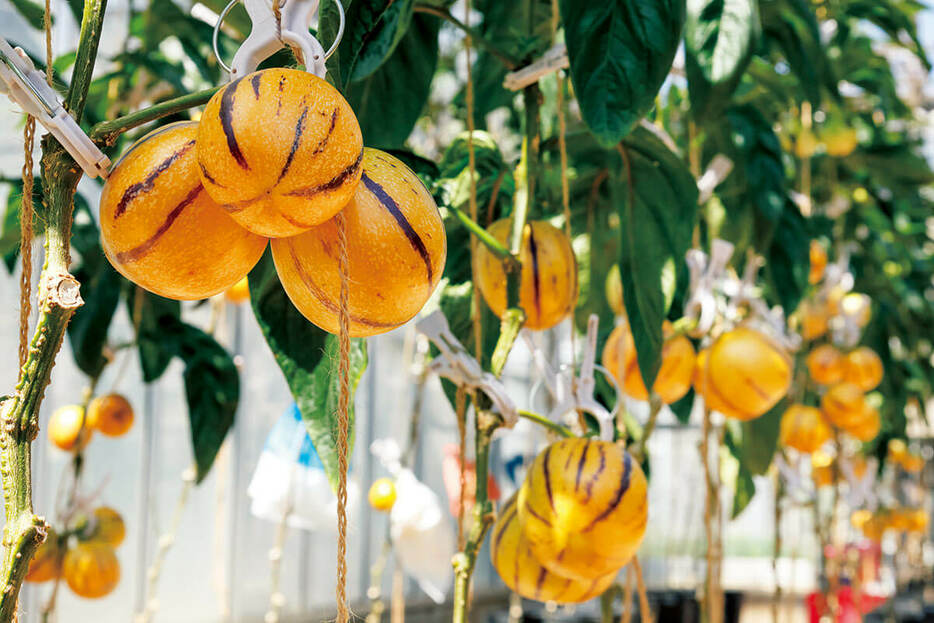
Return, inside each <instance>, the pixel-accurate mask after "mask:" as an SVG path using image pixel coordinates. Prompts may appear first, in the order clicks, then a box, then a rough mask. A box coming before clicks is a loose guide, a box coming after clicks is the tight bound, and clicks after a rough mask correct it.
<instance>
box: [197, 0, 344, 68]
mask: <svg viewBox="0 0 934 623" xmlns="http://www.w3.org/2000/svg"><path fill="white" fill-rule="evenodd" d="M240 1H241V0H231V2H230V3H229V4H228V5H227V6H226V7H225V8H224V10H223V11H222V12H221V15H220V18H219V19H218V21H217V24H216V25H215V27H214V54H215V55H216V56H217V59H218V61H220V63H221V66H222V67H224V69H227V70H228V71H229V72H230V79H231V80H236V79H237V78H242V77H243V76H245V75H247V74H249V73H252V72H254V71H256V68H257V67H259V64H260V63H262V62H263V61H264V60H266V59H267V58H269V57H270V56H272V55H273V54H275V53H276V52H277V51H278V50H280V49H282V47H283V46H285V45H291V46H295V47H297V48H298V49H299V50H301V52H302V56H303V57H304V62H305V70H306V71H308V72H309V73H312V74H314V75H316V76H318V77H319V78H324V74H325V72H326V68H325V65H324V62H325V61H326V60H327V59H328V57H329V56H331V54H333V53H334V51H335V50H336V49H337V45H338V44H339V43H340V40H341V37H342V36H343V33H344V8H343V6H342V5H341V3H340V2H335V3H334V4H335V6H336V7H337V10H338V13H339V15H340V27H339V29H338V32H337V37H336V38H335V40H334V43H333V44H332V45H331V48H330V49H329V50H328V51H327V52H325V51H324V48H322V47H321V44H320V43H319V42H318V40H317V39H315V38H314V37H313V36H312V35H311V33H310V32H308V28H309V27H310V26H311V21H312V18H313V17H314V15H315V13H317V12H318V0H242V2H243V6H244V7H245V8H246V12H247V14H248V15H249V17H250V21H251V22H252V23H253V28H252V30H250V34H249V36H248V37H247V38H246V40H245V41H244V42H243V43H242V44H241V45H240V48H239V49H238V50H237V53H236V54H235V55H234V59H233V62H232V63H231V65H230V67H228V66H227V65H226V64H225V63H224V61H223V59H222V58H221V56H220V51H219V49H218V45H217V37H218V32H219V31H220V26H221V23H222V22H223V21H224V18H225V17H226V16H227V13H229V12H230V9H231V8H233V6H234V5H235V4H236V3H237V2H240ZM272 2H278V3H279V7H280V10H279V17H280V20H279V21H277V20H276V14H275V13H274V12H273V10H272Z"/></svg>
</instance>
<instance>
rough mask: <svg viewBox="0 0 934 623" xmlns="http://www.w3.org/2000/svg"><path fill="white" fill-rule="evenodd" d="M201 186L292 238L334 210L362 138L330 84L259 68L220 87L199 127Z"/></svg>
mask: <svg viewBox="0 0 934 623" xmlns="http://www.w3.org/2000/svg"><path fill="white" fill-rule="evenodd" d="M197 151H198V164H199V165H200V171H201V178H202V179H203V181H204V187H205V189H206V190H207V192H208V194H210V195H211V197H212V198H213V199H214V200H215V201H216V202H218V203H219V204H221V205H222V206H224V208H225V209H226V210H227V211H228V212H229V213H230V215H231V216H232V217H233V218H234V220H236V221H237V222H238V223H239V224H240V225H242V226H243V227H245V228H247V229H248V230H250V231H252V232H253V233H256V234H259V235H261V236H267V237H270V238H281V237H285V236H294V235H296V234H300V233H301V232H303V231H307V230H308V229H310V228H311V227H313V226H315V225H319V224H321V223H324V222H325V221H327V220H328V219H330V218H331V217H332V216H334V215H335V214H337V213H338V212H339V211H340V210H341V209H342V208H343V207H344V206H345V205H347V202H348V201H350V199H351V197H353V194H354V190H355V189H356V187H357V184H358V182H359V181H360V173H361V167H360V165H361V161H362V158H363V138H362V136H361V134H360V125H359V124H358V123H357V117H356V116H355V115H354V112H353V110H352V109H351V108H350V105H349V104H348V103H347V100H345V99H344V98H343V96H341V94H340V93H339V92H338V91H337V89H335V88H334V87H333V86H331V85H330V84H328V83H327V82H326V81H324V80H322V79H321V78H318V77H317V76H314V75H312V74H310V73H308V72H304V71H299V70H297V69H282V68H275V69H265V70H263V71H257V72H255V73H252V74H250V75H248V76H244V77H243V78H241V79H239V80H235V81H233V82H231V83H230V84H228V85H227V86H225V87H224V88H223V89H221V90H220V91H218V92H217V93H216V94H215V95H214V97H212V98H211V101H210V102H208V105H207V106H206V107H205V109H204V114H203V115H202V117H201V124H200V126H199V128H198V143H197Z"/></svg>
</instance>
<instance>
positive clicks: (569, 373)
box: [523, 314, 621, 441]
mask: <svg viewBox="0 0 934 623" xmlns="http://www.w3.org/2000/svg"><path fill="white" fill-rule="evenodd" d="M598 325H599V319H598V318H597V315H596V314H592V315H591V316H590V318H589V319H588V321H587V342H586V344H585V346H584V352H583V357H582V358H581V366H580V376H575V374H574V369H573V367H571V366H562V367H561V368H560V369H558V370H555V369H554V368H553V367H552V366H551V364H549V363H548V359H547V358H546V357H545V353H544V351H543V350H542V349H540V348H538V347H537V346H536V345H535V344H534V343H533V342H532V338H531V336H530V334H529V333H528V332H527V331H524V332H523V335H524V337H525V339H526V342H527V343H528V345H529V349H530V350H531V351H532V359H533V360H534V361H535V365H536V367H537V368H538V370H539V373H540V374H541V375H542V377H543V378H544V379H545V387H547V388H548V392H549V393H550V394H551V397H552V398H553V399H554V401H555V403H556V404H555V406H554V407H553V408H552V409H551V411H550V412H549V413H548V416H547V417H548V419H549V420H552V421H556V420H558V419H559V418H562V417H563V418H565V423H566V424H568V425H569V426H571V427H572V428H575V427H577V425H578V423H577V421H576V415H577V413H579V412H585V413H589V414H590V415H592V416H593V417H594V419H596V420H597V424H598V426H599V427H600V439H603V440H604V441H612V439H613V432H614V424H613V420H614V418H615V417H616V411H617V410H618V409H619V405H620V403H621V400H620V392H619V386H618V385H617V383H616V379H614V378H613V376H612V375H611V374H609V373H607V371H606V370H604V369H603V368H602V367H600V366H597V365H596V363H595V361H596V357H597V327H598ZM597 369H599V370H600V371H602V372H603V373H604V375H605V376H606V378H607V379H608V380H609V381H610V383H611V384H612V385H613V386H614V388H616V397H617V400H616V407H615V408H614V410H613V411H612V412H610V411H607V409H606V407H604V406H603V405H602V404H600V403H599V402H597V401H596V399H594V396H593V393H594V388H595V387H596V382H595V381H594V376H593V373H594V370H597Z"/></svg>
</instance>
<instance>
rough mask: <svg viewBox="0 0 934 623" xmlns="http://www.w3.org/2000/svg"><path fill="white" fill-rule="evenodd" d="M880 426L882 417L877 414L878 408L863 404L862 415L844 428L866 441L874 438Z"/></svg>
mask: <svg viewBox="0 0 934 623" xmlns="http://www.w3.org/2000/svg"><path fill="white" fill-rule="evenodd" d="M881 428H882V418H881V417H880V416H879V410H878V409H876V408H875V407H872V406H870V405H868V404H864V407H863V414H862V417H860V418H859V419H858V420H856V421H855V422H853V423H851V424H850V425H849V426H847V427H846V428H845V429H844V430H845V431H846V432H848V433H849V434H851V435H853V436H854V437H856V438H857V439H859V440H860V441H862V442H868V441H872V440H873V439H875V438H876V436H877V435H878V434H879V430H880V429H881Z"/></svg>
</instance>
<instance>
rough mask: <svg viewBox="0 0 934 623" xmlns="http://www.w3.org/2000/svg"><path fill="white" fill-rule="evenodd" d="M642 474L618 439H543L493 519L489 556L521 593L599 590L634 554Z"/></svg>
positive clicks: (562, 598) (557, 595)
mask: <svg viewBox="0 0 934 623" xmlns="http://www.w3.org/2000/svg"><path fill="white" fill-rule="evenodd" d="M646 493H647V491H646V479H645V475H644V474H643V472H642V469H641V468H640V467H639V465H638V463H636V461H635V460H634V459H633V458H632V456H630V454H629V453H628V452H626V450H625V449H624V448H623V446H622V444H619V443H612V442H608V441H597V440H593V439H580V438H578V439H564V440H562V441H558V442H556V443H554V444H552V445H550V446H548V447H547V448H546V449H545V450H544V451H543V452H542V453H541V454H539V455H538V456H537V457H536V459H535V461H534V462H533V463H532V465H531V466H530V468H529V471H528V473H527V475H526V478H525V481H524V482H523V484H522V486H521V487H520V489H519V491H518V492H517V493H516V494H515V495H514V496H512V497H511V498H510V499H509V500H508V501H507V502H506V504H505V505H504V507H503V508H502V510H501V511H500V514H499V518H498V519H497V521H496V523H495V524H494V526H493V535H492V541H491V546H490V557H491V560H492V562H493V566H494V567H495V568H496V570H497V572H498V573H499V575H500V577H501V578H502V580H503V582H505V583H506V585H507V586H509V588H510V589H512V590H513V591H515V592H516V593H518V594H519V595H521V596H522V597H525V598H527V599H534V600H537V601H544V602H556V603H578V602H582V601H586V600H588V599H592V598H594V597H597V596H598V595H600V594H602V593H603V592H604V591H605V590H606V589H607V588H609V587H610V585H611V584H613V582H614V580H615V578H616V576H617V574H618V573H619V570H620V569H621V568H622V567H623V566H625V565H626V564H627V563H628V562H629V561H630V560H631V559H632V557H633V556H634V555H635V553H636V550H637V549H638V548H639V545H640V544H641V543H642V539H643V537H644V536H645V528H646V522H647V520H648V500H647V496H646Z"/></svg>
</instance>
